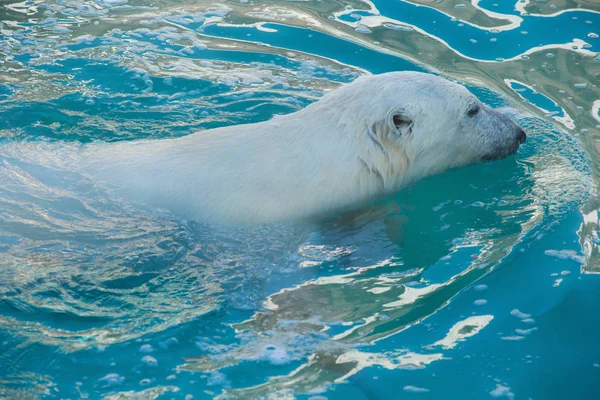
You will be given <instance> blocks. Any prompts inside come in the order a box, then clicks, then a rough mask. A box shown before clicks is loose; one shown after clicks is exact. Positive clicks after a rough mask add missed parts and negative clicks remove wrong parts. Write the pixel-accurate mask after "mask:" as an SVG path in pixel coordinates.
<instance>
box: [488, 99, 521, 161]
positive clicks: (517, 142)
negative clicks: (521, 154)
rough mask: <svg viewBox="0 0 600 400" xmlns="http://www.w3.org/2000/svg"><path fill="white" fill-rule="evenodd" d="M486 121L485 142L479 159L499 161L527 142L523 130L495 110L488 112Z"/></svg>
mask: <svg viewBox="0 0 600 400" xmlns="http://www.w3.org/2000/svg"><path fill="white" fill-rule="evenodd" d="M485 118H486V119H489V120H488V123H487V124H486V125H487V128H488V129H489V128H492V129H489V130H487V129H486V135H485V137H486V140H484V143H485V144H484V145H483V146H482V150H483V152H482V154H481V159H483V160H499V159H502V158H505V157H508V156H509V155H511V154H514V153H516V152H517V150H519V147H520V146H521V145H522V144H523V143H525V141H526V140H527V134H526V133H525V130H524V129H523V128H522V127H521V126H519V125H518V124H517V123H515V122H514V121H513V120H512V119H510V118H509V117H508V116H507V115H506V114H504V113H502V112H499V111H497V110H492V109H489V110H488V115H487V116H486V117H485Z"/></svg>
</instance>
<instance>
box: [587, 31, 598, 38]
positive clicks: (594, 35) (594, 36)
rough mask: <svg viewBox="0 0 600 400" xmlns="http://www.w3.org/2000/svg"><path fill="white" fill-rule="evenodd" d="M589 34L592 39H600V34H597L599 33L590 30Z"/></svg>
mask: <svg viewBox="0 0 600 400" xmlns="http://www.w3.org/2000/svg"><path fill="white" fill-rule="evenodd" d="M587 36H588V37H589V38H590V39H598V34H597V33H593V32H590V33H588V35H587Z"/></svg>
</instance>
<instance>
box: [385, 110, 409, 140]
mask: <svg viewBox="0 0 600 400" xmlns="http://www.w3.org/2000/svg"><path fill="white" fill-rule="evenodd" d="M387 119H388V124H389V125H390V128H391V129H392V131H393V132H396V133H397V134H398V136H404V135H408V134H409V133H411V132H412V126H413V121H412V119H411V118H410V116H409V115H408V112H407V111H406V110H405V109H404V108H400V107H398V108H392V109H391V110H390V112H389V113H388V118H387Z"/></svg>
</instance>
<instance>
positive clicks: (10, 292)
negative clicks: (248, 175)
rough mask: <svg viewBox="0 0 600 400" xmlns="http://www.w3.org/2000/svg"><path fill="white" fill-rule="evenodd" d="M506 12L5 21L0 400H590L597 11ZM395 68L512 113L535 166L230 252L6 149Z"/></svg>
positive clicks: (159, 124) (186, 115)
mask: <svg viewBox="0 0 600 400" xmlns="http://www.w3.org/2000/svg"><path fill="white" fill-rule="evenodd" d="M421 3H424V2H421ZM461 4H462V5H461ZM494 4H495V3H494V2H493V1H488V0H485V1H482V2H480V3H479V4H478V7H480V8H481V9H483V10H485V11H486V12H488V13H489V11H493V12H495V13H496V14H494V15H493V16H491V17H490V15H488V14H486V12H483V11H481V10H480V9H477V8H474V7H473V6H472V5H471V4H470V3H468V2H463V3H460V2H457V1H454V2H452V1H448V0H440V1H435V2H428V3H427V5H428V6H427V7H424V6H422V5H421V6H417V5H415V4H413V3H410V2H404V1H374V2H372V3H368V2H361V1H335V2H325V1H315V2H298V3H296V2H284V1H265V2H259V1H256V2H247V3H246V2H243V3H240V2H224V3H220V4H213V3H211V2H204V1H200V2H186V1H157V2H149V1H147V0H145V1H144V0H139V1H134V0H129V1H126V0H113V1H70V0H61V1H26V2H20V3H18V2H3V3H2V5H0V7H2V8H0V397H3V398H10V399H12V398H65V399H66V398H70V399H75V398H91V399H96V398H109V399H117V398H119V399H121V398H122V399H125V398H127V399H129V398H141V399H147V398H152V399H154V398H161V399H162V398H164V399H170V398H176V399H178V398H181V399H190V398H194V399H203V398H214V397H218V398H243V399H253V398H275V399H280V398H299V399H309V398H310V399H313V400H322V399H323V398H328V399H338V398H344V399H387V398H405V397H406V398H412V397H414V398H432V399H438V398H445V399H446V398H447V399H481V398H507V399H512V398H517V399H521V398H522V399H529V398H531V399H563V398H572V399H595V398H597V396H598V394H597V393H598V392H599V390H600V344H599V342H598V332H600V313H599V312H598V301H599V299H600V295H599V293H600V277H599V275H598V273H599V272H600V263H598V254H600V252H599V251H598V248H597V246H598V244H599V243H600V241H599V240H598V235H597V232H598V229H599V228H598V208H599V206H598V201H597V194H596V187H597V182H598V178H597V177H598V161H600V156H599V155H598V147H597V143H599V139H600V136H599V133H600V131H599V129H600V116H599V115H598V108H597V107H596V106H595V105H596V104H600V103H598V101H599V100H600V93H599V90H598V88H597V85H598V80H597V77H598V76H599V74H600V62H599V61H598V60H599V59H600V58H599V57H598V51H600V44H599V43H600V42H599V40H600V39H598V38H597V34H599V33H600V32H599V31H600V14H599V9H598V7H597V6H595V5H594V4H593V3H590V2H586V1H572V2H564V1H555V2H553V1H552V0H549V1H548V2H546V3H536V2H532V4H529V3H524V2H520V3H517V4H518V5H520V7H525V8H524V10H525V11H527V15H525V14H522V11H520V10H523V8H516V9H515V4H514V2H498V4H497V5H494ZM565 4H566V5H565ZM573 4H580V5H581V6H582V7H581V8H578V9H577V10H570V11H565V12H561V11H563V10H568V9H569V7H574V5H573ZM456 5H461V6H459V7H456ZM551 5H554V6H555V7H554V8H550V6H551ZM536 7H538V8H536ZM539 7H542V8H539ZM544 7H546V8H544ZM525 11H523V12H525ZM461 13H464V14H461ZM553 14H556V15H553ZM369 18H370V19H369ZM490 39H495V40H490ZM497 60H498V61H497ZM397 70H417V71H430V72H434V73H438V74H441V75H443V76H446V77H448V78H451V79H455V80H457V81H458V82H460V83H462V84H464V85H466V86H467V87H468V88H469V90H471V91H472V92H473V93H475V94H476V95H477V96H478V97H479V98H480V99H481V100H482V101H484V102H486V103H487V104H489V105H491V106H493V107H507V108H508V109H509V112H510V114H511V116H512V117H513V118H514V119H515V120H516V121H517V122H519V123H520V124H521V125H522V126H523V127H524V128H525V129H526V131H527V133H528V140H527V142H526V143H525V144H524V145H523V146H522V147H521V149H520V150H519V152H518V153H517V155H516V156H515V157H510V158H507V159H505V160H501V161H495V162H491V163H485V164H480V165H473V166H469V167H466V168H461V169H456V170H451V171H448V172H445V173H443V174H440V175H437V176H434V177H430V178H427V179H425V180H423V181H420V182H418V183H416V184H414V185H411V186H410V187H408V188H406V189H405V190H403V191H401V192H400V193H397V194H395V195H394V196H391V197H389V198H386V199H383V200H381V201H378V202H376V203H374V204H371V205H370V206H368V207H366V208H364V209H361V210H357V211H355V212H351V213H346V214H341V215H333V216H331V217H330V219H328V220H327V221H323V222H322V223H320V224H319V226H311V227H307V226H304V225H301V226H299V225H293V224H278V225H273V226H262V227H257V228H244V229H242V228H240V229H224V228H216V227H210V226H206V225H203V224H200V223H198V222H195V221H187V220H182V219H181V218H178V217H177V216H176V215H173V214H171V213H169V212H168V211H166V210H158V209H154V208H150V207H148V206H145V205H143V204H138V203H134V202H132V201H130V200H128V199H123V198H119V197H115V196H114V195H112V194H111V192H110V191H109V190H108V189H106V188H105V187H104V186H103V185H102V184H101V183H99V182H97V181H96V180H95V179H94V177H92V176H88V175H87V174H86V173H85V172H84V171H82V170H79V169H78V168H77V167H76V166H73V165H69V164H68V162H67V161H68V160H65V158H64V153H63V152H61V151H57V152H56V153H55V154H53V155H52V156H51V157H46V158H40V157H39V156H36V155H34V154H30V153H27V152H24V151H19V144H20V143H23V142H33V143H37V142H53V143H55V144H59V145H64V146H65V149H66V148H68V146H69V145H72V144H73V143H81V142H91V141H122V140H136V139H141V138H158V139H160V138H167V137H174V136H183V135H187V134H190V133H193V132H196V131H198V130H203V129H210V128H215V127H220V126H227V125H233V124H242V123H250V122H258V121H264V120H267V119H269V118H271V117H273V116H274V115H277V114H285V113H290V112H293V111H295V110H298V109H301V108H303V107H305V106H306V105H308V104H310V103H311V102H314V101H316V100H318V98H319V97H320V96H322V95H323V94H324V93H326V92H329V91H331V90H334V89H335V88H336V87H338V86H339V85H341V84H343V83H347V82H351V81H352V80H354V79H355V78H357V77H358V76H360V75H364V74H368V73H383V72H387V71H397ZM56 148H59V149H60V146H58V147H56ZM190 396H192V397H190Z"/></svg>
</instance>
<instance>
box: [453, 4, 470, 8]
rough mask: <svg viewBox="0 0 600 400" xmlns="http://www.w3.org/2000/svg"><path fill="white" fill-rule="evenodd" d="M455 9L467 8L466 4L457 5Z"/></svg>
mask: <svg viewBox="0 0 600 400" xmlns="http://www.w3.org/2000/svg"><path fill="white" fill-rule="evenodd" d="M454 8H467V6H466V5H465V4H457V5H455V6H454Z"/></svg>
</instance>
